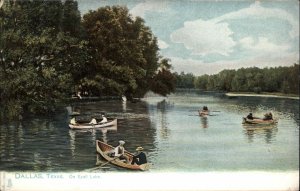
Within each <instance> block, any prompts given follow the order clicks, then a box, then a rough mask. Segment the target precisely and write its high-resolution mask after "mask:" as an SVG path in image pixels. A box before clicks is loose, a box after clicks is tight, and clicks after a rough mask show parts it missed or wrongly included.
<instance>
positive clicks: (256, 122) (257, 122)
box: [242, 117, 278, 125]
mask: <svg viewBox="0 0 300 191" xmlns="http://www.w3.org/2000/svg"><path fill="white" fill-rule="evenodd" d="M277 122H278V121H277V120H276V119H271V120H263V119H248V118H246V117H243V122H242V123H243V124H248V125H274V124H276V123H277Z"/></svg>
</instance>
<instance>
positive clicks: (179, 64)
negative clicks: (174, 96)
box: [170, 52, 299, 76]
mask: <svg viewBox="0 0 300 191" xmlns="http://www.w3.org/2000/svg"><path fill="white" fill-rule="evenodd" d="M170 59H171V64H172V66H173V68H174V70H175V71H176V72H178V73H180V72H182V71H184V72H185V73H193V74H194V75H196V76H200V75H204V74H217V73H219V72H221V71H222V70H225V69H235V70H236V69H239V68H242V67H244V68H248V67H259V68H265V67H279V66H290V65H293V64H294V63H295V62H296V61H298V60H299V53H298V52H292V53H287V54H276V55H273V57H272V58H270V57H269V56H265V55H262V56H258V57H249V58H248V59H243V60H230V61H216V62H212V63H205V62H203V61H201V60H193V59H182V58H178V57H171V58H170Z"/></svg>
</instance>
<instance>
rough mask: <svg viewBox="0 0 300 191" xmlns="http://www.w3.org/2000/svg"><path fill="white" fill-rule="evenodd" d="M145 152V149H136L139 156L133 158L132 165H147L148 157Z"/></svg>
mask: <svg viewBox="0 0 300 191" xmlns="http://www.w3.org/2000/svg"><path fill="white" fill-rule="evenodd" d="M143 150H144V148H143V147H137V148H136V151H137V154H136V155H134V156H133V158H132V161H131V164H137V165H141V164H145V163H147V157H146V154H145V153H144V152H143Z"/></svg>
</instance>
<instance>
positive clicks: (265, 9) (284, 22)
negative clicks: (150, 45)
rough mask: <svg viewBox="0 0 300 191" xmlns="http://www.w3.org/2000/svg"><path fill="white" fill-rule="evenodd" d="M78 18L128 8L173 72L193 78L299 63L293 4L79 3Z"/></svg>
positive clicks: (290, 0) (191, 0)
mask: <svg viewBox="0 0 300 191" xmlns="http://www.w3.org/2000/svg"><path fill="white" fill-rule="evenodd" d="M78 5H79V9H80V12H81V14H82V15H83V14H86V13H87V12H88V11H89V10H96V9H97V8H99V7H103V6H112V5H121V6H127V8H128V9H129V13H130V14H131V15H132V16H133V17H136V16H139V17H142V18H143V19H144V20H145V25H147V26H149V27H150V28H151V30H152V33H153V34H154V35H155V36H156V37H157V39H158V45H159V48H160V50H159V51H160V55H162V56H163V57H164V58H169V59H170V63H171V64H172V66H173V71H175V72H178V73H180V72H185V73H193V74H194V75H195V76H200V75H203V74H209V75H211V74H216V73H218V72H220V71H222V70H224V69H238V68H242V67H244V68H247V67H259V68H264V67H278V66H290V65H293V64H294V63H299V2H298V1H297V0H286V1H283V0H281V1H280V0H268V1H250V0H249V1H248V0H244V1H242V0H240V1H239V0H234V1H233V0H232V1H229V0H223V1H222V0H215V1H208V0H206V1H204V0H78Z"/></svg>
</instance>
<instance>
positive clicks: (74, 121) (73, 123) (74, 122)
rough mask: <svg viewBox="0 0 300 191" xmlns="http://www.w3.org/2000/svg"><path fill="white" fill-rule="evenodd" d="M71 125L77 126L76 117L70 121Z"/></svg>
mask: <svg viewBox="0 0 300 191" xmlns="http://www.w3.org/2000/svg"><path fill="white" fill-rule="evenodd" d="M70 124H72V125H76V124H77V122H76V119H75V117H73V118H72V119H71V120H70Z"/></svg>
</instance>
